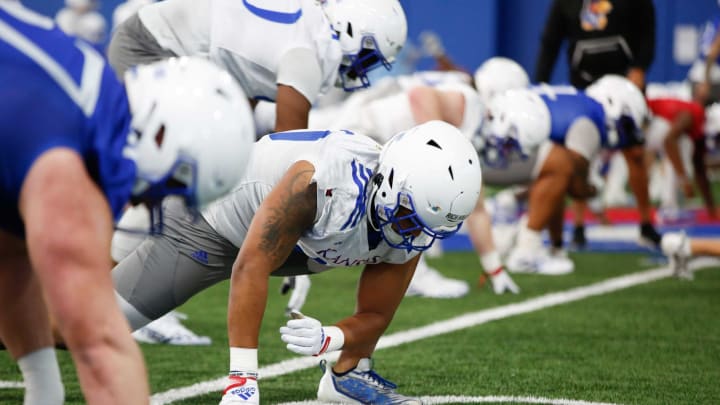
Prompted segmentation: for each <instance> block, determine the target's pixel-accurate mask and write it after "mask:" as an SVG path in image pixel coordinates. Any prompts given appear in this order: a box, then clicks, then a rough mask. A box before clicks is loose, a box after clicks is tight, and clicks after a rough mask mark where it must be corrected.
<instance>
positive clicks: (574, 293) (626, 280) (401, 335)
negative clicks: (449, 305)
mask: <svg viewBox="0 0 720 405" xmlns="http://www.w3.org/2000/svg"><path fill="white" fill-rule="evenodd" d="M719 264H720V261H718V260H717V259H709V258H701V259H696V260H694V261H693V262H692V263H691V264H690V267H691V268H692V269H698V268H701V267H711V266H717V265H719ZM671 275H672V272H671V271H670V269H668V268H666V267H662V268H656V269H652V270H646V271H642V272H638V273H632V274H628V275H625V276H620V277H615V278H611V279H608V280H604V281H601V282H599V283H595V284H590V285H587V286H584V287H577V288H573V289H570V290H567V291H562V292H556V293H549V294H545V295H541V296H539V297H535V298H531V299H529V300H526V301H522V302H518V303H514V304H509V305H504V306H501V307H496V308H490V309H484V310H482V311H477V312H470V313H467V314H464V315H460V316H457V317H455V318H450V319H447V320H445V321H439V322H435V323H432V324H429V325H427V326H422V327H419V328H415V329H410V330H406V331H404V332H397V333H393V334H392V335H387V336H384V337H382V338H381V339H380V341H379V342H378V344H377V347H376V350H379V349H387V348H389V347H394V346H399V345H401V344H404V343H409V342H414V341H416V340H420V339H426V338H429V337H433V336H438V335H444V334H446V333H451V332H455V331H458V330H461V329H466V328H470V327H473V326H477V325H481V324H484V323H487V322H490V321H495V320H498V319H504V318H509V317H511V316H515V315H522V314H526V313H529V312H534V311H539V310H541V309H544V308H549V307H553V306H556V305H561V304H566V303H568V302H573V301H579V300H582V299H584V298H588V297H592V296H596V295H602V294H608V293H611V292H614V291H619V290H623V289H625V288H630V287H634V286H636V285H640V284H646V283H650V282H653V281H656V280H660V279H663V278H667V277H670V276H671ZM338 356H339V352H334V353H329V354H324V355H322V356H319V357H296V358H292V359H289V360H284V361H281V362H279V363H275V364H270V365H268V366H265V367H262V368H260V370H258V372H259V374H260V378H272V377H278V376H281V375H285V374H290V373H293V372H295V371H300V370H305V369H308V368H312V367H315V366H317V364H318V360H319V359H323V358H325V359H328V360H330V361H335V360H337V357H338ZM225 381H226V377H224V376H223V377H221V378H217V379H214V380H208V381H203V382H199V383H196V384H193V385H188V386H186V387H181V388H173V389H170V390H168V391H165V392H159V393H157V394H154V395H153V396H152V397H151V398H150V400H151V403H152V404H153V405H164V404H169V403H172V402H175V401H180V400H183V399H187V398H192V397H196V396H199V395H204V394H209V393H211V392H220V391H222V390H223V388H225V387H224V384H225Z"/></svg>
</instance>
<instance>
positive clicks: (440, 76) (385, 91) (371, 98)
mask: <svg viewBox="0 0 720 405" xmlns="http://www.w3.org/2000/svg"><path fill="white" fill-rule="evenodd" d="M469 80H470V76H469V75H467V74H466V73H462V72H418V73H415V74H412V75H405V76H398V77H395V78H393V79H392V80H391V81H388V80H386V81H383V82H382V83H378V87H377V88H370V89H368V90H362V91H358V92H355V93H354V94H353V95H352V96H350V97H349V98H348V99H347V100H346V101H345V102H344V103H343V104H342V107H339V108H338V107H327V108H325V109H314V110H311V112H310V120H309V127H310V128H334V129H349V130H351V131H358V132H361V133H363V134H367V135H368V136H370V137H372V138H373V139H375V140H376V141H378V142H380V143H383V144H384V143H385V142H387V141H388V140H389V139H390V138H391V137H392V136H393V135H395V134H397V133H398V132H402V131H405V130H408V129H410V128H412V127H414V126H416V125H418V124H420V123H418V122H416V121H415V118H414V116H413V112H412V106H411V105H410V100H409V98H408V91H410V90H411V89H413V88H414V87H417V86H429V87H433V88H435V89H437V90H439V91H446V92H459V93H461V94H462V95H463V98H464V100H465V103H464V104H465V108H464V110H463V120H462V123H461V125H460V126H459V127H458V129H460V131H461V132H462V133H463V134H465V135H466V136H467V137H468V139H470V138H471V137H472V136H473V134H474V133H475V131H477V129H478V128H479V126H480V122H481V120H482V115H483V111H484V109H483V106H482V103H481V101H480V96H479V95H478V93H477V92H476V91H475V89H473V88H472V86H470V84H469Z"/></svg>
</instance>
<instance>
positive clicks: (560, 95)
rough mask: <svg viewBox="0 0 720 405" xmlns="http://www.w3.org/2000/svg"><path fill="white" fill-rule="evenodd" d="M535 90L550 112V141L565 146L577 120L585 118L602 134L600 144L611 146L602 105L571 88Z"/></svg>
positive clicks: (560, 87)
mask: <svg viewBox="0 0 720 405" xmlns="http://www.w3.org/2000/svg"><path fill="white" fill-rule="evenodd" d="M533 90H534V91H535V92H537V93H538V94H539V95H540V98H542V100H543V101H544V102H545V104H546V105H547V107H548V110H550V140H552V141H553V142H555V143H557V144H560V145H565V137H566V135H567V132H568V130H569V129H570V127H571V126H572V125H573V123H574V122H575V120H577V119H578V118H581V117H584V118H588V119H589V120H590V121H592V122H593V124H595V126H596V127H597V129H598V131H599V132H600V144H601V145H602V146H603V147H611V146H613V145H609V140H608V135H607V128H606V126H605V111H604V110H603V107H602V104H600V103H598V102H597V101H595V100H593V99H592V98H590V97H588V96H587V95H585V93H583V92H581V91H578V90H576V89H575V88H574V87H571V86H547V85H541V86H535V87H533Z"/></svg>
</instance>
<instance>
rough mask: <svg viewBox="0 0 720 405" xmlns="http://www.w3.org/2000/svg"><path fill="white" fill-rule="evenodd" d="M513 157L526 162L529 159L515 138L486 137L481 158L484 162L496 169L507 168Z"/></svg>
mask: <svg viewBox="0 0 720 405" xmlns="http://www.w3.org/2000/svg"><path fill="white" fill-rule="evenodd" d="M513 155H517V156H519V157H520V158H521V159H523V160H525V159H527V158H528V156H527V155H526V154H524V153H523V152H522V148H521V147H520V142H518V140H517V139H515V138H513V137H504V136H502V137H501V136H496V135H486V136H485V137H484V144H483V148H482V150H481V151H480V156H481V157H482V159H483V162H484V163H485V164H486V165H488V166H490V167H493V168H496V169H504V168H507V167H508V165H509V164H510V160H511V159H512V156H513Z"/></svg>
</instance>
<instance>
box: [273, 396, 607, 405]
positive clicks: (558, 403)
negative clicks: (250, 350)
mask: <svg viewBox="0 0 720 405" xmlns="http://www.w3.org/2000/svg"><path fill="white" fill-rule="evenodd" d="M420 399H421V400H422V401H423V404H484V403H493V404H494V403H498V402H507V403H523V404H547V405H616V404H613V403H608V402H590V401H579V400H576V399H564V398H543V397H509V396H494V395H490V396H484V397H468V396H458V395H443V396H434V397H421V398H420ZM325 404H326V402H320V401H297V402H284V403H282V404H280V405H325Z"/></svg>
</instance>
